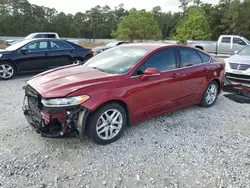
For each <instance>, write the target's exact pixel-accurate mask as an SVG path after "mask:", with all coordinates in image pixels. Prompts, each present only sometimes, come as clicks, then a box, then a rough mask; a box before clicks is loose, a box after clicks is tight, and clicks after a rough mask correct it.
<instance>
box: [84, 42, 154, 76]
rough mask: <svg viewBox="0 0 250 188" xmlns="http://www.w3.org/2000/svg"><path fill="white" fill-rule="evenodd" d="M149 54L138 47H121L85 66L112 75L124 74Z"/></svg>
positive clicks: (93, 59) (105, 53)
mask: <svg viewBox="0 0 250 188" xmlns="http://www.w3.org/2000/svg"><path fill="white" fill-rule="evenodd" d="M148 52H149V50H146V49H142V48H138V47H131V46H120V47H116V48H112V49H110V50H107V51H105V52H103V53H101V54H99V55H97V56H95V57H93V58H91V59H90V60H88V61H87V63H85V64H84V65H83V66H87V67H92V68H94V69H98V70H100V71H103V72H108V73H111V74H124V73H127V72H128V71H130V69H131V68H133V67H134V66H135V65H136V64H137V63H138V61H139V60H140V59H142V58H143V57H144V56H145V55H146V54H147V53H148Z"/></svg>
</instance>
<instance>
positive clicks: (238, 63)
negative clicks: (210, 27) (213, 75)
mask: <svg viewBox="0 0 250 188" xmlns="http://www.w3.org/2000/svg"><path fill="white" fill-rule="evenodd" d="M225 64H226V68H225V69H226V76H227V77H228V78H231V79H236V80H243V81H249V82H250V45H248V46H245V47H244V48H243V49H241V50H240V51H236V52H235V55H233V56H231V57H229V58H227V59H225Z"/></svg>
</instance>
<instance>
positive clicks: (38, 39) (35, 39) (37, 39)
mask: <svg viewBox="0 0 250 188" xmlns="http://www.w3.org/2000/svg"><path fill="white" fill-rule="evenodd" d="M40 40H59V41H67V40H64V39H57V38H33V39H25V41H29V42H32V41H40Z"/></svg>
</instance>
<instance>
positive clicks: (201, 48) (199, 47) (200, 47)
mask: <svg viewBox="0 0 250 188" xmlns="http://www.w3.org/2000/svg"><path fill="white" fill-rule="evenodd" d="M195 48H198V49H200V50H204V48H203V47H202V46H195Z"/></svg>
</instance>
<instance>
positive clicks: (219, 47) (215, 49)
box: [188, 35, 250, 55]
mask: <svg viewBox="0 0 250 188" xmlns="http://www.w3.org/2000/svg"><path fill="white" fill-rule="evenodd" d="M188 45H189V46H192V47H195V48H199V49H201V50H204V51H206V52H208V53H211V54H223V55H233V54H235V51H239V50H241V49H242V48H243V47H245V46H246V45H250V42H249V40H247V39H246V38H244V37H241V36H237V35H221V36H220V37H219V39H218V41H189V42H188Z"/></svg>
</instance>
